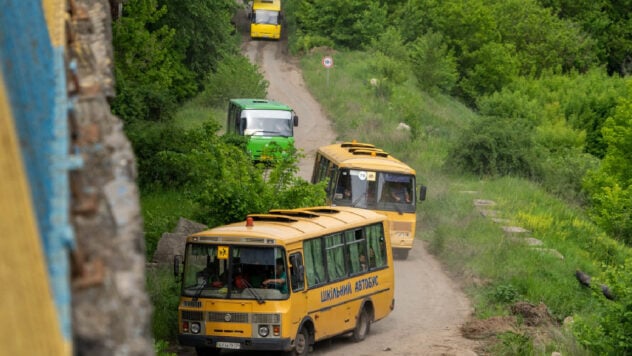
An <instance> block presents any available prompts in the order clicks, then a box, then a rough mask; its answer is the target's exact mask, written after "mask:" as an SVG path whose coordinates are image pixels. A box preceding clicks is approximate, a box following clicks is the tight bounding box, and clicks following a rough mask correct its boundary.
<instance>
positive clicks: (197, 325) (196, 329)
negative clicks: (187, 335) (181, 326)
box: [191, 323, 201, 334]
mask: <svg viewBox="0 0 632 356" xmlns="http://www.w3.org/2000/svg"><path fill="white" fill-rule="evenodd" d="M200 329H201V327H200V323H191V332H192V333H194V334H199V333H200Z"/></svg>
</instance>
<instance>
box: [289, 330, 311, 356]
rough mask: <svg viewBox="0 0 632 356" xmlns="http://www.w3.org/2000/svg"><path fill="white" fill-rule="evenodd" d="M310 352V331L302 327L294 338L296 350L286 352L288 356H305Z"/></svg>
mask: <svg viewBox="0 0 632 356" xmlns="http://www.w3.org/2000/svg"><path fill="white" fill-rule="evenodd" d="M308 353H309V331H308V330H307V329H306V328H301V330H299V331H298V333H297V334H296V339H295V340H294V350H292V351H290V352H288V353H286V355H287V356H305V355H307V354H308Z"/></svg>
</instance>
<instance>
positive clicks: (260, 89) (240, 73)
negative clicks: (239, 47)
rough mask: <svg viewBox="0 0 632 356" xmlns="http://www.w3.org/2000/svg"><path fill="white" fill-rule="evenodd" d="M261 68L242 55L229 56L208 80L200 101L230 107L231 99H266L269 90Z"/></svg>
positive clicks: (220, 63) (209, 104)
mask: <svg viewBox="0 0 632 356" xmlns="http://www.w3.org/2000/svg"><path fill="white" fill-rule="evenodd" d="M268 85H269V83H268V81H267V80H265V78H264V77H263V74H261V72H260V71H259V68H258V67H257V66H256V65H254V64H252V63H250V61H249V60H248V58H246V57H244V56H241V55H234V56H227V57H225V58H224V59H222V61H221V62H219V64H218V65H217V69H216V70H215V71H214V72H212V73H210V74H209V75H208V77H207V79H206V82H205V87H206V89H205V90H204V91H203V92H202V93H201V94H200V96H199V98H198V100H200V102H202V103H203V104H205V105H207V106H217V107H222V106H226V107H227V106H228V100H229V99H231V98H265V97H266V94H267V90H268Z"/></svg>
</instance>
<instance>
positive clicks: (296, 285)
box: [290, 252, 305, 292]
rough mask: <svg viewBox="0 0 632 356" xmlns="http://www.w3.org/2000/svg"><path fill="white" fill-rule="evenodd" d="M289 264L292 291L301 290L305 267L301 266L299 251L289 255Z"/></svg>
mask: <svg viewBox="0 0 632 356" xmlns="http://www.w3.org/2000/svg"><path fill="white" fill-rule="evenodd" d="M290 265H291V266H290V279H291V281H292V292H298V291H302V290H303V289H304V288H305V279H304V273H305V268H303V256H302V255H301V253H300V252H297V253H293V254H291V255H290Z"/></svg>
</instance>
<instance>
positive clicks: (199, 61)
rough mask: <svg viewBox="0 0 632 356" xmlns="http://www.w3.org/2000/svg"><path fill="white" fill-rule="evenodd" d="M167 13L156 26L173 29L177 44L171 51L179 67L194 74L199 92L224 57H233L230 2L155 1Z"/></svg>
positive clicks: (234, 45) (235, 6)
mask: <svg viewBox="0 0 632 356" xmlns="http://www.w3.org/2000/svg"><path fill="white" fill-rule="evenodd" d="M158 2H159V4H160V5H161V6H165V7H166V9H167V12H166V13H165V14H164V16H162V18H161V19H160V21H159V22H158V25H159V26H167V27H169V28H173V29H174V30H175V32H176V38H177V39H178V41H177V42H176V43H175V44H174V49H175V50H177V52H178V53H179V54H180V56H181V58H182V59H183V64H184V65H185V66H186V67H187V68H188V69H189V70H190V71H191V72H192V73H195V77H196V78H195V84H196V85H197V88H201V87H202V86H203V85H204V84H206V83H205V82H204V80H205V79H206V77H207V75H208V74H209V73H210V72H212V71H213V70H215V69H216V68H217V66H218V63H219V62H220V61H221V60H222V59H223V58H224V57H227V56H230V55H235V54H237V51H236V49H237V44H238V42H237V39H236V38H234V35H233V33H234V31H235V28H234V26H233V24H231V19H232V17H233V15H234V12H235V10H236V9H237V4H236V3H235V1H232V0H213V1H208V0H187V1H180V0H158Z"/></svg>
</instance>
